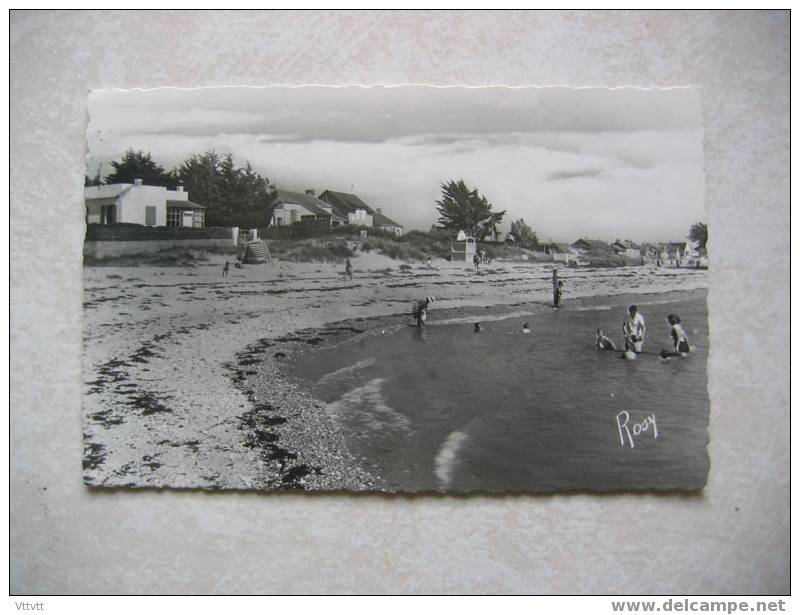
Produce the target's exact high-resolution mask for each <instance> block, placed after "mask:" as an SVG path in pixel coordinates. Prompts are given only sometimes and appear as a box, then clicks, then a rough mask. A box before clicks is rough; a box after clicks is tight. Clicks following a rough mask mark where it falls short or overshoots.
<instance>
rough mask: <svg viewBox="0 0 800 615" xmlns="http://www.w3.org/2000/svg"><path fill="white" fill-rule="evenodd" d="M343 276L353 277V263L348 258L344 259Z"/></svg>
mask: <svg viewBox="0 0 800 615" xmlns="http://www.w3.org/2000/svg"><path fill="white" fill-rule="evenodd" d="M344 277H346V278H349V279H351V280H352V279H353V263H351V262H350V259H349V258H348V259H346V260H345V261H344Z"/></svg>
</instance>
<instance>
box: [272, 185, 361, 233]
mask: <svg viewBox="0 0 800 615" xmlns="http://www.w3.org/2000/svg"><path fill="white" fill-rule="evenodd" d="M272 204H273V205H274V209H273V211H272V225H273V226H288V225H290V224H295V223H297V222H309V221H314V220H325V221H328V222H330V224H331V225H332V226H336V225H337V224H344V223H346V222H347V219H346V218H344V217H342V216H340V215H338V214H337V213H336V212H334V211H333V207H332V206H331V205H330V203H326V202H325V201H321V200H320V199H318V198H317V197H316V196H314V191H313V190H306V191H305V192H292V191H290V190H278V193H277V195H276V196H275V199H274V200H273V202H272Z"/></svg>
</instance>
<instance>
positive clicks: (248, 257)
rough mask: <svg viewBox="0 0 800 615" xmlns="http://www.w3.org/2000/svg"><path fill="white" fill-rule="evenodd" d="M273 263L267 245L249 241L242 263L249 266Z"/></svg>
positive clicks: (261, 242) (245, 247)
mask: <svg viewBox="0 0 800 615" xmlns="http://www.w3.org/2000/svg"><path fill="white" fill-rule="evenodd" d="M267 261H269V262H272V256H271V255H270V253H269V248H267V244H266V243H265V242H263V241H249V242H247V243H246V244H245V246H244V256H243V257H242V262H243V263H245V264H248V265H254V264H259V263H266V262H267Z"/></svg>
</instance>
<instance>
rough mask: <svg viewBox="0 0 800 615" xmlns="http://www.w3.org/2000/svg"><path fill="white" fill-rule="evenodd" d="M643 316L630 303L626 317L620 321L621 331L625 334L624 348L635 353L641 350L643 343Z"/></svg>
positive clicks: (644, 330)
mask: <svg viewBox="0 0 800 615" xmlns="http://www.w3.org/2000/svg"><path fill="white" fill-rule="evenodd" d="M645 332H646V329H645V326H644V318H643V317H642V315H641V314H639V308H638V307H636V306H635V305H632V306H630V307H629V308H628V317H627V318H626V319H625V320H624V321H623V323H622V333H623V335H624V336H625V350H630V351H633V352H636V353H639V352H642V344H644V334H645Z"/></svg>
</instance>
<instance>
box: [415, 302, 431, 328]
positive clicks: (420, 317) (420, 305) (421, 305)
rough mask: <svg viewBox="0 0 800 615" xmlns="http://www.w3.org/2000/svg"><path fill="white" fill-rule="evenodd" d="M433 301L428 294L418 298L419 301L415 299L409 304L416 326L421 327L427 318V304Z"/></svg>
mask: <svg viewBox="0 0 800 615" xmlns="http://www.w3.org/2000/svg"><path fill="white" fill-rule="evenodd" d="M433 301H435V299H434V298H433V297H431V296H430V295H428V296H427V297H425V298H424V299H420V300H419V301H415V302H414V305H413V306H411V315H412V316H413V317H414V319H415V320H416V321H417V326H418V327H421V326H422V325H424V324H425V321H426V320H427V319H428V306H429V305H430V304H431V303H432V302H433Z"/></svg>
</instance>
